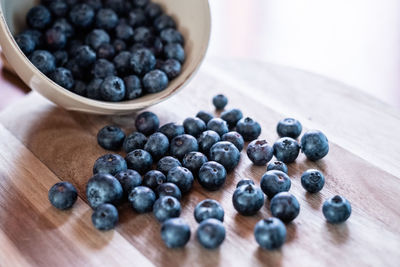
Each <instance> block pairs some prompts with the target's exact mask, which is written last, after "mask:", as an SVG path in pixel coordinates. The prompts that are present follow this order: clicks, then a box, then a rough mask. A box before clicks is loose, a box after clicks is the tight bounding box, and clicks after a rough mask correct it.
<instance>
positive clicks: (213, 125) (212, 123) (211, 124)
mask: <svg viewBox="0 0 400 267" xmlns="http://www.w3.org/2000/svg"><path fill="white" fill-rule="evenodd" d="M207 129H208V130H213V131H215V132H217V133H218V134H219V135H220V136H222V135H224V134H226V133H227V132H228V131H229V129H228V124H227V123H226V121H224V120H222V119H220V118H214V119H211V120H209V121H208V123H207Z"/></svg>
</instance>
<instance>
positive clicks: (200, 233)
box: [196, 218, 226, 249]
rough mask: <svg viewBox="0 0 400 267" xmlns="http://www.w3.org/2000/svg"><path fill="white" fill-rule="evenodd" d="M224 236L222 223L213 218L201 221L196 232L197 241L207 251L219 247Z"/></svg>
mask: <svg viewBox="0 0 400 267" xmlns="http://www.w3.org/2000/svg"><path fill="white" fill-rule="evenodd" d="M225 235H226V234H225V227H224V225H223V224H222V222H221V221H219V220H216V219H213V218H211V219H207V220H204V221H202V222H201V223H200V225H199V227H198V228H197V232H196V237H197V240H198V241H199V243H200V244H201V245H202V246H203V247H205V248H207V249H215V248H217V247H219V246H220V245H221V244H222V242H224V240H225Z"/></svg>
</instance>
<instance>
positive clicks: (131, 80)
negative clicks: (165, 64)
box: [124, 75, 143, 100]
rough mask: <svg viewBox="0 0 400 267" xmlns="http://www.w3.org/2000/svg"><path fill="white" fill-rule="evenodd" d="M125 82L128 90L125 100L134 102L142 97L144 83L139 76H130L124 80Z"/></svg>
mask: <svg viewBox="0 0 400 267" xmlns="http://www.w3.org/2000/svg"><path fill="white" fill-rule="evenodd" d="M124 82H125V90H126V93H125V99H128V100H132V99H136V98H138V97H140V96H142V94H143V89H142V83H141V82H140V79H139V78H138V77H137V76H135V75H129V76H127V77H125V78H124Z"/></svg>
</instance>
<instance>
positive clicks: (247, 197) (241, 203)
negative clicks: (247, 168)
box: [232, 184, 264, 216]
mask: <svg viewBox="0 0 400 267" xmlns="http://www.w3.org/2000/svg"><path fill="white" fill-rule="evenodd" d="M232 203H233V207H234V208H235V209H236V210H237V212H239V213H240V214H241V215H245V216H251V215H254V214H256V213H257V212H258V211H259V210H260V209H261V207H262V206H263V205H264V194H263V192H262V191H261V189H260V188H257V187H256V186H255V185H253V184H247V185H242V186H240V187H238V188H236V190H235V192H234V193H233V197H232Z"/></svg>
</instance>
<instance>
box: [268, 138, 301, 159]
mask: <svg viewBox="0 0 400 267" xmlns="http://www.w3.org/2000/svg"><path fill="white" fill-rule="evenodd" d="M299 152H300V145H299V143H298V142H297V141H296V140H295V139H293V138H290V137H282V138H281V139H279V140H277V141H276V142H275V143H274V155H275V157H276V159H277V160H279V161H282V162H284V163H292V162H294V161H295V160H296V159H297V157H298V156H299Z"/></svg>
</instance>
